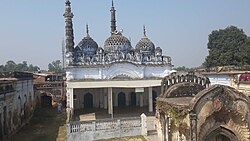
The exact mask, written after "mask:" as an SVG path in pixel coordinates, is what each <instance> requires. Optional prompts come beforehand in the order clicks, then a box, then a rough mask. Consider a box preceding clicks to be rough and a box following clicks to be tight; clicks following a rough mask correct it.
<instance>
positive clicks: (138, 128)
mask: <svg viewBox="0 0 250 141" xmlns="http://www.w3.org/2000/svg"><path fill="white" fill-rule="evenodd" d="M146 123H147V122H146V115H145V114H142V115H141V117H129V118H122V119H105V120H95V121H79V122H78V121H71V122H69V123H68V124H67V140H68V141H81V140H84V141H92V140H98V139H109V138H115V137H124V136H136V135H147V124H146Z"/></svg>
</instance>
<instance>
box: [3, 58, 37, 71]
mask: <svg viewBox="0 0 250 141" xmlns="http://www.w3.org/2000/svg"><path fill="white" fill-rule="evenodd" d="M39 70H40V68H39V67H38V66H33V65H32V64H30V65H28V63H27V61H23V62H22V63H18V64H16V63H15V62H14V61H12V60H9V61H7V62H6V64H5V65H0V71H20V72H23V71H27V72H37V71H39Z"/></svg>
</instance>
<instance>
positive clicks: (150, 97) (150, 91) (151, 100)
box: [148, 87, 153, 112]
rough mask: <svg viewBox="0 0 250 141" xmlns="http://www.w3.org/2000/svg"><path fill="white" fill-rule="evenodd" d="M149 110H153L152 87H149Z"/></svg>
mask: <svg viewBox="0 0 250 141" xmlns="http://www.w3.org/2000/svg"><path fill="white" fill-rule="evenodd" d="M148 111H149V112H153V98H152V87H148Z"/></svg>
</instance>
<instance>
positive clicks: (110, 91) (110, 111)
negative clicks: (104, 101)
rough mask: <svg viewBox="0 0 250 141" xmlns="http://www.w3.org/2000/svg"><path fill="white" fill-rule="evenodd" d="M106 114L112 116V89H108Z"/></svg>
mask: <svg viewBox="0 0 250 141" xmlns="http://www.w3.org/2000/svg"><path fill="white" fill-rule="evenodd" d="M108 113H109V114H111V115H113V96H112V88H108Z"/></svg>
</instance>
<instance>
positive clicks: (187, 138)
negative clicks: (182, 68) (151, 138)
mask: <svg viewBox="0 0 250 141" xmlns="http://www.w3.org/2000/svg"><path fill="white" fill-rule="evenodd" d="M249 115H250V98H249V97H248V96H246V95H245V94H243V93H241V92H239V91H237V90H236V89H234V88H232V87H229V86H225V85H218V84H215V85H210V81H209V79H208V78H207V77H205V76H202V75H200V74H196V73H175V74H171V75H169V76H166V77H165V78H164V79H163V80H162V93H161V95H160V96H159V97H158V98H157V120H158V124H157V125H158V126H157V130H158V135H159V140H162V141H249V139H250V128H249V125H250V116H249Z"/></svg>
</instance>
